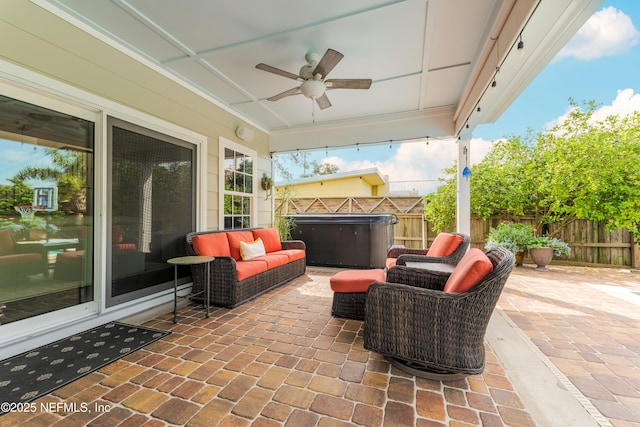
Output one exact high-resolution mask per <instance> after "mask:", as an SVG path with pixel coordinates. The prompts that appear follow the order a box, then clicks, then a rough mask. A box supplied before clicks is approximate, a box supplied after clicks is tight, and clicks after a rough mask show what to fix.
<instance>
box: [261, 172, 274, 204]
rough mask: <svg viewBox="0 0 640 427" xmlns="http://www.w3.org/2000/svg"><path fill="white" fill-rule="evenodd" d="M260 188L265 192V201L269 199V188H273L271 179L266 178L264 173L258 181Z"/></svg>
mask: <svg viewBox="0 0 640 427" xmlns="http://www.w3.org/2000/svg"><path fill="white" fill-rule="evenodd" d="M260 186H261V187H262V189H263V190H264V191H266V192H267V196H266V197H265V200H267V199H269V197H271V188H272V187H273V178H271V177H270V176H268V175H267V174H266V173H263V174H262V179H261V180H260Z"/></svg>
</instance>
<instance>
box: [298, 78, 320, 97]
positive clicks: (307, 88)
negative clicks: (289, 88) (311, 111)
mask: <svg viewBox="0 0 640 427" xmlns="http://www.w3.org/2000/svg"><path fill="white" fill-rule="evenodd" d="M325 89H326V86H325V85H324V82H323V81H321V80H306V81H304V82H303V83H302V85H300V92H302V94H303V95H304V96H306V97H307V98H311V99H316V98H320V97H321V96H322V95H323V94H324V91H325Z"/></svg>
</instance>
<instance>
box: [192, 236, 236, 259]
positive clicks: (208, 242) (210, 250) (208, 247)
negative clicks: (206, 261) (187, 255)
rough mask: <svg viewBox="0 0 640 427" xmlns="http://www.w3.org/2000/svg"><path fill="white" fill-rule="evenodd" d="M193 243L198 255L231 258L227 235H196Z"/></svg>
mask: <svg viewBox="0 0 640 427" xmlns="http://www.w3.org/2000/svg"><path fill="white" fill-rule="evenodd" d="M191 242H192V243H193V251H194V252H195V253H196V254H197V255H204V256H231V251H230V250H229V241H228V240H227V233H210V234H196V235H195V236H193V238H192V239H191Z"/></svg>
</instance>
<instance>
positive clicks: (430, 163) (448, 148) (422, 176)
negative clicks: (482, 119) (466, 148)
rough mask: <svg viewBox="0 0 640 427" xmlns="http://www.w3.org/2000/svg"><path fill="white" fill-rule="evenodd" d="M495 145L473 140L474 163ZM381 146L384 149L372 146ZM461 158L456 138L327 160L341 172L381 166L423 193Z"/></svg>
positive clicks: (410, 144)
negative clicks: (380, 155) (382, 154)
mask: <svg viewBox="0 0 640 427" xmlns="http://www.w3.org/2000/svg"><path fill="white" fill-rule="evenodd" d="M492 146H493V142H492V141H485V140H483V139H472V140H471V150H470V153H471V158H470V162H471V164H476V163H478V162H479V161H480V160H482V158H483V157H484V156H485V155H486V153H487V152H488V151H489V150H490V149H491V147H492ZM368 149H370V150H373V149H381V148H368ZM457 158H458V145H457V144H456V142H455V140H444V141H441V140H430V141H429V144H428V145H427V144H426V143H424V142H411V143H406V142H405V143H401V144H400V145H399V146H398V148H397V150H396V151H395V154H394V155H393V156H391V157H389V158H388V159H386V160H382V161H370V160H356V161H351V162H347V161H345V160H344V159H343V158H341V157H338V156H331V157H328V158H325V159H323V162H329V163H332V164H334V165H337V166H338V167H339V170H340V171H341V172H346V171H355V170H362V169H369V168H373V167H377V168H378V169H379V170H380V172H381V173H382V174H383V175H388V176H389V181H390V182H392V183H394V182H395V183H398V184H399V182H401V181H411V183H406V185H407V186H409V187H407V188H408V190H410V189H411V187H413V188H417V189H418V190H419V192H420V193H421V194H426V193H427V192H430V191H433V190H435V189H436V188H437V187H438V185H439V184H440V182H439V181H438V179H439V178H441V177H443V173H442V170H443V169H445V168H447V167H449V166H451V165H453V163H454V161H455V160H457Z"/></svg>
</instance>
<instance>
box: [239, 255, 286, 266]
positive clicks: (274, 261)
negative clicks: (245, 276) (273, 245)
mask: <svg viewBox="0 0 640 427" xmlns="http://www.w3.org/2000/svg"><path fill="white" fill-rule="evenodd" d="M253 260H256V261H264V262H266V263H267V268H275V267H280V266H282V265H285V264H288V263H289V257H288V256H287V255H285V254H273V253H272V254H266V255H263V256H258V257H255V258H251V259H250V260H249V261H253Z"/></svg>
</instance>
